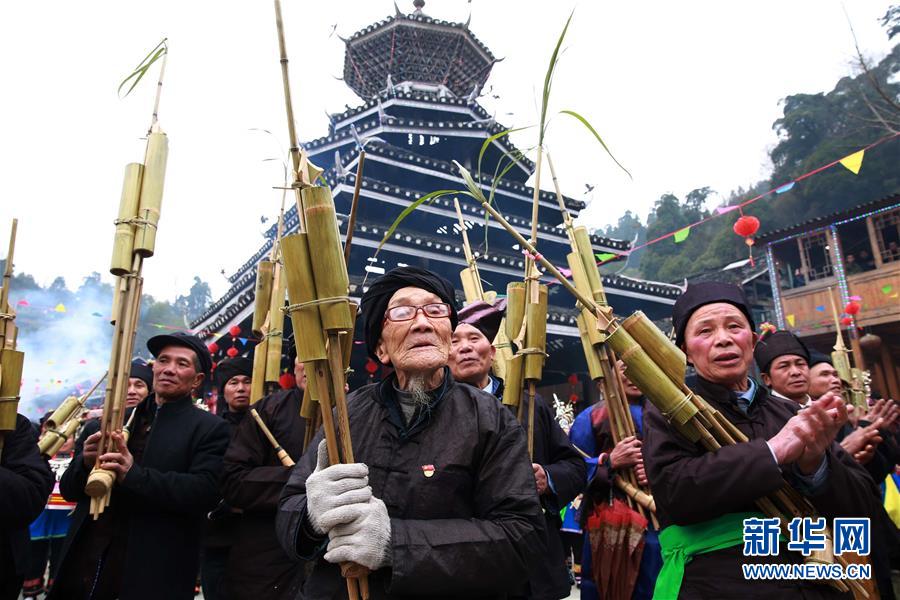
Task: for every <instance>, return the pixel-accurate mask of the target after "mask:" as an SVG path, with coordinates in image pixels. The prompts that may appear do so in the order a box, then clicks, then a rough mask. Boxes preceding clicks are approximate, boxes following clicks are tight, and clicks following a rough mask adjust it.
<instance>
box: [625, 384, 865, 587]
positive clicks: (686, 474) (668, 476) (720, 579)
mask: <svg viewBox="0 0 900 600" xmlns="http://www.w3.org/2000/svg"><path fill="white" fill-rule="evenodd" d="M688 385H689V386H690V387H691V389H692V390H694V392H696V393H697V394H699V395H700V396H702V397H703V398H704V399H706V400H707V401H708V402H709V403H710V404H711V405H712V406H713V408H715V409H716V410H719V411H720V412H722V414H723V415H724V416H725V417H726V418H727V419H728V420H729V421H731V422H732V423H733V424H734V425H735V426H736V427H737V428H738V429H740V430H741V431H742V432H743V433H744V434H745V435H746V436H747V437H748V438H749V441H748V442H746V443H742V444H735V445H731V446H725V447H723V448H721V449H719V450H717V451H715V452H707V451H706V450H703V449H702V448H700V446H699V444H693V443H691V442H690V441H688V440H687V439H686V438H684V437H682V436H681V435H680V434H679V433H677V432H676V431H675V430H674V428H672V427H670V426H669V424H668V422H667V421H666V418H665V417H664V416H663V415H662V414H661V413H660V412H659V410H658V409H657V408H656V407H655V406H653V405H652V404H648V405H647V410H646V412H645V413H644V432H643V433H644V444H643V456H644V464H645V466H646V470H647V479H648V480H649V481H650V488H651V490H652V492H653V498H654V500H655V501H656V516H657V518H658V519H659V523H660V528H661V529H664V528H665V527H667V526H669V525H671V524H677V525H691V524H694V523H700V522H703V521H707V520H709V519H712V518H715V517H718V516H721V515H723V514H725V513H734V512H748V511H759V509H758V508H757V506H756V504H755V502H754V501H755V500H756V499H757V498H760V497H762V496H766V495H768V494H771V493H773V492H775V491H776V490H778V489H780V488H781V486H782V484H783V481H784V480H785V479H786V480H787V481H788V482H792V480H793V481H795V480H794V476H793V474H792V471H791V469H790V468H789V467H788V468H785V469H783V470H782V468H781V467H780V466H779V465H778V464H777V463H776V462H775V459H774V457H773V456H772V453H771V451H770V450H769V448H768V446H767V444H766V440H768V439H770V438H771V437H773V436H774V435H775V434H776V433H778V432H779V431H780V430H781V428H782V427H783V426H784V424H785V423H786V422H787V421H788V420H789V419H790V418H791V417H793V416H794V415H795V414H797V410H798V409H799V408H800V405H799V404H797V403H796V402H793V401H791V400H784V399H782V398H778V397H775V396H772V395H771V394H769V392H768V390H766V388H765V387H763V386H762V385H757V389H756V394H755V396H754V398H753V402H752V403H751V404H750V408H749V411H748V414H746V415H745V414H744V413H743V412H742V411H741V410H740V409H738V408H737V404H736V401H735V394H734V393H733V392H731V391H729V390H728V389H726V388H725V387H722V386H720V385H716V384H714V383H710V382H708V381H706V380H704V379H702V378H700V377H696V378H691V379H690V380H689V381H688ZM826 460H827V461H828V467H829V474H828V480H827V482H826V484H825V487H824V488H823V489H822V490H820V491H819V492H818V493H817V494H816V495H815V496H809V497H808V499H809V500H810V501H811V502H812V504H813V505H814V506H815V507H816V509H817V511H818V512H819V514H820V515H821V516H823V517H826V519H828V521H829V522H830V521H831V519H832V518H833V517H835V516H844V517H869V516H870V515H871V514H872V510H873V506H872V499H873V498H874V496H873V493H874V484H873V482H872V480H871V478H870V477H869V476H868V474H867V473H866V472H865V471H864V470H863V469H862V468H861V467H860V466H859V465H858V464H857V463H856V461H854V460H853V459H852V458H851V457H850V456H849V455H848V454H847V453H846V452H844V451H843V449H842V448H841V447H840V445H838V444H837V443H832V445H831V447H830V448H829V449H828V450H827V452H826ZM801 560H802V557H801V556H800V555H799V554H797V553H794V552H789V551H787V550H786V546H785V545H782V547H781V551H780V552H779V555H778V556H770V557H744V556H743V554H742V546H740V545H738V546H734V547H731V548H725V549H722V550H716V551H713V552H709V553H707V554H700V555H697V556H695V557H694V558H693V560H691V561H690V563H688V565H687V568H686V569H685V571H684V580H683V583H682V586H681V594H680V596H679V597H681V598H689V599H691V598H710V597H714V598H722V599H730V598H741V599H743V598H748V597H754V596H758V597H766V598H782V597H796V598H806V599H811V598H834V597H842V596H841V595H840V594H839V593H838V592H837V591H836V590H835V589H834V588H831V587H829V586H827V585H821V584H812V583H802V582H799V581H791V580H780V581H778V580H775V581H765V580H757V581H748V580H746V579H744V576H743V572H742V570H741V564H742V563H750V562H766V563H797V562H801Z"/></svg>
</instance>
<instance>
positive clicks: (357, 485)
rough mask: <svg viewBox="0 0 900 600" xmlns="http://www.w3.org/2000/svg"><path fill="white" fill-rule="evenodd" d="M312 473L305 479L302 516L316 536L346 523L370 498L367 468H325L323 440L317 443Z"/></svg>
mask: <svg viewBox="0 0 900 600" xmlns="http://www.w3.org/2000/svg"><path fill="white" fill-rule="evenodd" d="M317 452H318V455H317V456H316V470H315V471H313V473H312V474H311V475H310V476H309V477H308V478H307V479H306V513H307V515H309V523H310V525H312V528H313V529H314V530H315V531H316V533H319V534H323V535H324V534H327V533H328V532H329V531H331V528H332V527H334V526H336V525H341V524H344V523H350V522H351V521H353V520H354V519H356V518H357V517H359V516H360V515H361V507H364V506H365V505H366V503H368V502H369V500H370V499H371V498H372V488H370V487H369V467H367V466H366V465H364V464H363V463H353V464H349V465H344V464H339V465H333V466H330V467H329V466H328V451H327V449H326V447H325V440H322V441H321V442H320V443H319V447H318V449H317Z"/></svg>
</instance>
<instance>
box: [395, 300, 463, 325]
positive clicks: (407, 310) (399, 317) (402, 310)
mask: <svg viewBox="0 0 900 600" xmlns="http://www.w3.org/2000/svg"><path fill="white" fill-rule="evenodd" d="M420 310H421V311H422V312H423V313H425V316H426V317H428V318H429V319H442V318H445V317H449V316H450V305H449V304H447V303H446V302H435V303H433V304H425V305H422V306H394V307H392V308H389V309H387V312H385V313H384V318H385V319H387V320H388V321H393V322H395V323H397V322H400V321H412V320H413V319H415V318H416V315H417V314H419V311H420Z"/></svg>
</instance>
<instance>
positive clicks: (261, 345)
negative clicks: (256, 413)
mask: <svg viewBox="0 0 900 600" xmlns="http://www.w3.org/2000/svg"><path fill="white" fill-rule="evenodd" d="M268 344H269V340H268V338H266V337H263V338H262V339H261V340H260V341H259V342H257V344H256V346H254V348H253V370H252V371H251V373H252V377H250V404H256V403H257V402H259V401H260V400H262V399H263V397H264V396H265V395H266V358H267V355H268V352H267V351H266V346H268Z"/></svg>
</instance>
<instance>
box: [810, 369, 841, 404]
mask: <svg viewBox="0 0 900 600" xmlns="http://www.w3.org/2000/svg"><path fill="white" fill-rule="evenodd" d="M826 392H835V393H837V394H840V393H841V378H840V377H838V372H837V369H835V368H834V367H832V366H831V365H829V364H828V363H819V364H817V365H814V366H812V367H810V369H809V395H810V396H811V397H812V398H813V399H815V398H819V397H821V396H824V395H825V393H826Z"/></svg>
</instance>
